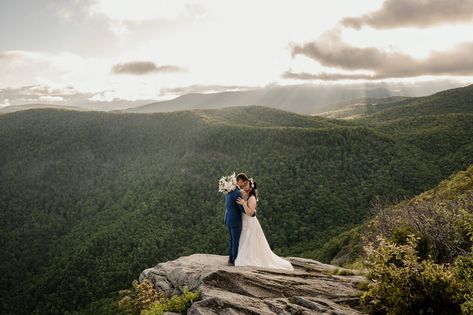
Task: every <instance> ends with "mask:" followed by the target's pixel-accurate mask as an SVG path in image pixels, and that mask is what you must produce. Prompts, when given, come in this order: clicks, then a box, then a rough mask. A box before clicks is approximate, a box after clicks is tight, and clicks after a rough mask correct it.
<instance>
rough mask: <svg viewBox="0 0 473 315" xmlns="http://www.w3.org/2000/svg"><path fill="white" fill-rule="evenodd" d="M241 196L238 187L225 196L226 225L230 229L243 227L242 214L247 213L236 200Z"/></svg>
mask: <svg viewBox="0 0 473 315" xmlns="http://www.w3.org/2000/svg"><path fill="white" fill-rule="evenodd" d="M238 197H241V195H240V189H239V188H238V187H237V188H236V189H234V190H233V191H231V192H229V193H227V194H226V195H225V205H226V209H225V220H224V222H225V224H226V225H227V226H228V227H239V226H241V214H242V213H244V212H245V208H243V206H242V205H239V204H237V202H236V200H237V199H238Z"/></svg>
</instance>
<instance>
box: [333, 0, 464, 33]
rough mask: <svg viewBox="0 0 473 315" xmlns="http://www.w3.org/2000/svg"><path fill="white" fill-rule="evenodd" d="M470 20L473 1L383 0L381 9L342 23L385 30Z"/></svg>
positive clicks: (355, 26)
mask: <svg viewBox="0 0 473 315" xmlns="http://www.w3.org/2000/svg"><path fill="white" fill-rule="evenodd" d="M471 20H473V0H453V1H452V0H422V1H413V0H386V1H384V3H383V6H382V7H381V8H380V9H379V10H377V11H374V12H371V13H368V14H364V15H362V16H361V17H347V18H345V19H343V20H342V22H341V23H342V24H343V25H344V26H347V27H352V28H355V29H359V28H361V27H362V26H364V25H368V26H371V27H374V28H379V29H386V28H396V27H406V26H407V27H421V28H422V27H429V26H433V25H439V24H452V23H462V22H468V21H471Z"/></svg>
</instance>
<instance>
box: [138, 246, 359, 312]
mask: <svg viewBox="0 0 473 315" xmlns="http://www.w3.org/2000/svg"><path fill="white" fill-rule="evenodd" d="M227 259H228V258H227V256H218V255H209V254H194V255H191V256H185V257H181V258H179V259H176V260H174V261H168V262H164V263H160V264H158V265H157V266H155V267H153V268H149V269H146V270H144V271H143V272H142V273H141V275H140V278H139V281H140V282H142V281H143V280H144V279H145V278H147V279H149V280H150V281H151V282H152V283H153V284H154V286H155V288H156V289H157V290H159V291H164V292H165V294H167V295H173V294H180V293H181V289H183V288H184V287H187V288H188V289H189V290H192V291H194V290H199V291H200V293H201V300H200V301H198V302H195V303H194V304H193V305H192V307H191V308H190V309H189V311H188V314H202V315H204V314H205V315H208V314H209V315H210V314H362V312H361V311H360V307H359V306H360V303H359V302H360V298H359V297H360V294H361V291H360V290H358V289H357V284H358V283H360V282H363V281H366V279H365V278H364V277H363V276H360V275H354V274H353V275H351V274H352V273H351V272H344V273H343V274H348V275H337V274H336V273H337V272H336V269H337V267H335V266H332V265H327V264H323V263H320V262H318V261H315V260H311V259H304V258H297V257H290V258H286V259H287V260H289V261H290V262H291V263H292V265H293V266H294V271H284V270H277V269H266V268H256V267H233V266H227V265H226V262H227Z"/></svg>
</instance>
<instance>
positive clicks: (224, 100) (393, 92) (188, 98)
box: [0, 81, 459, 118]
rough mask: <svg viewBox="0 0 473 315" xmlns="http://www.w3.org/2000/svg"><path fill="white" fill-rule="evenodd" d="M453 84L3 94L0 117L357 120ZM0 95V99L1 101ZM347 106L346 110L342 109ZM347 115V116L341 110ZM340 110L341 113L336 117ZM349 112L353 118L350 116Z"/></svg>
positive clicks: (311, 85) (446, 82) (0, 93)
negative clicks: (259, 113) (182, 114)
mask: <svg viewBox="0 0 473 315" xmlns="http://www.w3.org/2000/svg"><path fill="white" fill-rule="evenodd" d="M458 85H459V83H458V82H448V81H445V82H443V81H442V82H437V83H431V84H428V83H423V84H415V85H413V84H411V85H407V84H404V85H403V84H394V83H393V84H366V85H362V84H351V85H315V84H305V85H287V86H279V85H271V86H267V87H262V88H255V89H250V90H248V89H247V90H240V91H226V92H219V93H206V94H202V93H190V94H184V95H182V96H179V97H176V98H174V99H171V100H167V101H158V102H153V101H150V100H148V101H146V100H137V101H127V100H123V99H115V100H113V101H100V102H99V101H93V100H91V95H90V94H84V93H82V94H81V93H78V94H74V95H64V96H63V98H64V100H65V103H63V104H56V103H55V104H49V103H42V102H41V103H37V104H29V103H28V104H22V103H18V100H16V101H15V99H14V95H13V94H12V93H13V92H10V94H8V95H7V96H8V97H5V98H12V100H13V103H14V104H15V105H10V106H4V107H0V114H2V113H7V112H13V111H18V110H24V109H30V108H63V109H78V110H99V111H119V112H129V113H155V112H172V111H176V110H191V109H218V108H225V107H234V106H252V105H258V106H266V107H271V108H276V109H281V110H285V111H290V112H293V113H298V114H304V115H315V114H321V113H326V112H331V113H328V114H327V117H334V118H343V117H347V116H350V115H351V114H353V115H357V113H358V112H359V111H360V109H362V108H360V107H358V108H356V109H355V108H352V107H353V106H351V105H359V104H362V105H366V104H367V102H371V103H378V104H379V103H385V102H391V101H392V100H393V99H391V97H420V96H426V95H430V94H432V93H435V92H438V91H442V90H445V89H447V88H453V87H458ZM1 91H2V90H1V89H0V97H1V95H2V92H1ZM347 106H350V107H349V108H347ZM347 109H348V110H347ZM340 110H341V112H340ZM352 112H353V113H352Z"/></svg>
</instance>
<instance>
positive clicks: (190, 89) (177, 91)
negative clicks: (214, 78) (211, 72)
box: [161, 84, 254, 96]
mask: <svg viewBox="0 0 473 315" xmlns="http://www.w3.org/2000/svg"><path fill="white" fill-rule="evenodd" d="M253 88H254V87H249V86H240V85H198V84H197V85H190V86H182V87H175V88H167V89H161V95H162V96H166V95H184V94H191V93H218V92H225V91H242V90H249V89H253Z"/></svg>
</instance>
